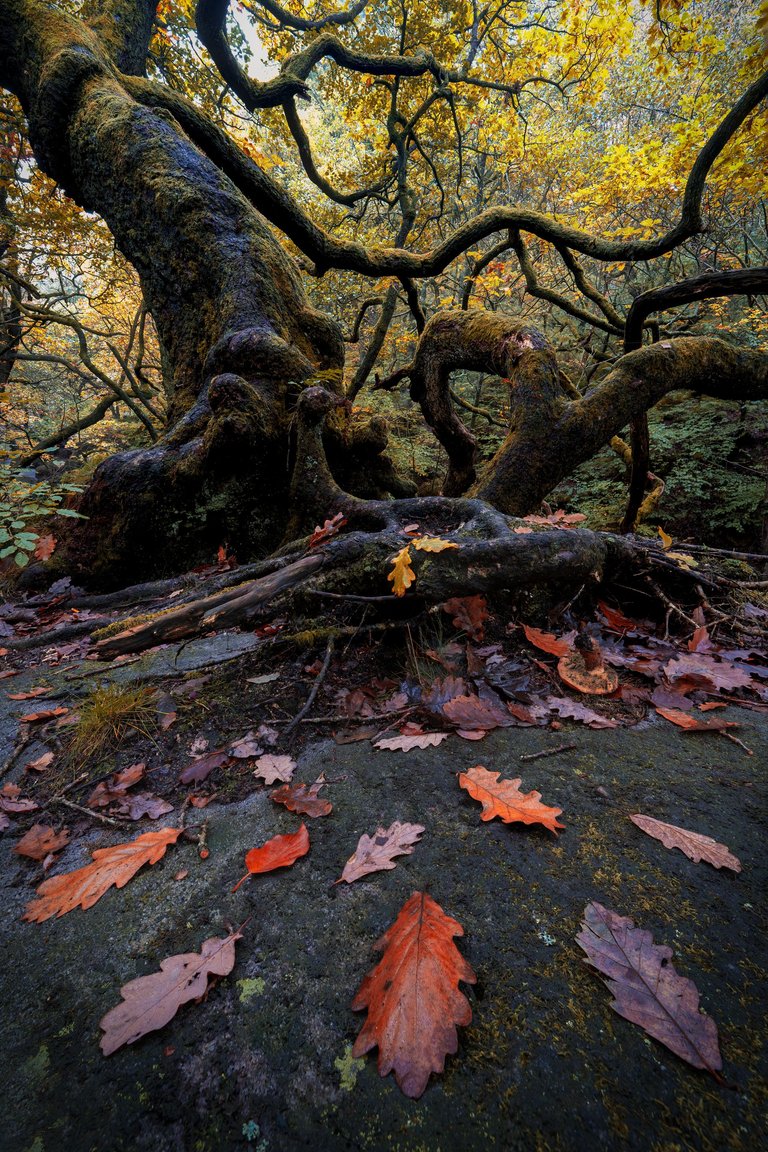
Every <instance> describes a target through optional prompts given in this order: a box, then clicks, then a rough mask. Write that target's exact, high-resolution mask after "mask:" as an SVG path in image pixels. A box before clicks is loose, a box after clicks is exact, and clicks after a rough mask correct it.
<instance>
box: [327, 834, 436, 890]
mask: <svg viewBox="0 0 768 1152" xmlns="http://www.w3.org/2000/svg"><path fill="white" fill-rule="evenodd" d="M423 832H424V827H423V825H422V824H400V823H399V821H397V820H395V822H394V824H390V826H389V828H377V829H376V831H375V832H374V834H373V836H366V835H365V833H363V835H362V836H361V837H360V839H359V840H358V842H357V848H355V851H354V853H353V855H352V856H350V858H349V860H347V862H346V864H345V865H344V871H343V872H342V874H341V876H340V878H339V879H338V880H337V881H336V883H337V884H341V882H342V880H345V881H346V882H347V884H352V883H353V881H355V880H359V879H360V877H361V876H367V875H369V873H371V872H382V871H385V870H388V869H390V868H394V867H395V866H396V865H395V861H394V857H395V856H410V854H411V853H412V852H413V846H414V844H415V843H416V842H417V840H419V839H420V838H421V836H422V833H423Z"/></svg>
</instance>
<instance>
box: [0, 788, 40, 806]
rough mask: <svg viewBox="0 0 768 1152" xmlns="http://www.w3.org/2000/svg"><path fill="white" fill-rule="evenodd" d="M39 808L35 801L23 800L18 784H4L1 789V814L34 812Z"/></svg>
mask: <svg viewBox="0 0 768 1152" xmlns="http://www.w3.org/2000/svg"><path fill="white" fill-rule="evenodd" d="M39 807H40V805H39V804H36V803H35V801H34V800H23V799H21V788H20V787H19V785H18V784H3V786H2V788H0V812H34V811H35V809H36V808H39Z"/></svg>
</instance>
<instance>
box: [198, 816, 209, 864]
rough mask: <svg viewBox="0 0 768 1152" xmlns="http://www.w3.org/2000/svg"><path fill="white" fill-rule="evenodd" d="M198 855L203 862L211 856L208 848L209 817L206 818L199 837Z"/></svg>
mask: <svg viewBox="0 0 768 1152" xmlns="http://www.w3.org/2000/svg"><path fill="white" fill-rule="evenodd" d="M197 854H198V856H199V857H200V859H201V860H207V859H208V857H209V856H210V854H211V853H210V849H209V848H208V817H207V816H206V818H205V820H203V823H202V824H201V825H200V832H199V834H198V837H197Z"/></svg>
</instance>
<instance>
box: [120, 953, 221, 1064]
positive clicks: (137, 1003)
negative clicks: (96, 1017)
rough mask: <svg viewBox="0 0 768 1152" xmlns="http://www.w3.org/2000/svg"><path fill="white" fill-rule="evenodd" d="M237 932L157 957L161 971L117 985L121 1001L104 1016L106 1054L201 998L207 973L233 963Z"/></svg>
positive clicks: (161, 1023) (215, 974)
mask: <svg viewBox="0 0 768 1152" xmlns="http://www.w3.org/2000/svg"><path fill="white" fill-rule="evenodd" d="M238 940H242V934H241V933H240V932H233V933H232V935H231V936H227V937H226V939H224V938H222V937H220V936H212V937H211V938H210V940H206V941H205V942H204V944H203V946H202V948H201V949H200V951H199V952H184V953H182V954H181V955H179V956H168V957H167V958H166V959H165V960H161V961H160V971H159V972H151V973H150V974H149V975H148V976H139V977H138V978H137V979H136V980H129V981H128V983H127V984H124V985H123V987H122V988H121V989H120V995H121V996H122V998H123V1002H122V1004H117V1005H116V1006H115V1007H114V1008H112V1009H111V1010H110V1011H109V1012H107V1014H106V1016H104V1017H103V1019H102V1021H101V1023H100V1025H99V1027H100V1028H102V1029H103V1031H104V1035H103V1036H102V1038H101V1050H102V1052H103V1053H104V1055H105V1056H109V1055H110V1053H111V1052H115V1051H116V1050H117V1049H118V1048H121V1047H122V1046H123V1044H133V1043H134V1041H136V1040H139V1039H140V1038H141V1037H142V1036H146V1034H147V1032H155V1031H156V1030H157V1029H158V1028H162V1027H164V1025H166V1024H167V1023H168V1021H169V1020H172V1019H173V1017H174V1016H175V1015H176V1013H177V1012H178V1010H179V1008H180V1007H181V1006H182V1004H186V1003H187V1002H188V1001H189V1000H201V999H202V998H203V996H205V994H206V992H207V990H208V977H209V976H228V975H229V973H230V972H231V971H232V969H233V968H234V966H235V943H236V941H238Z"/></svg>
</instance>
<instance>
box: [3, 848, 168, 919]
mask: <svg viewBox="0 0 768 1152" xmlns="http://www.w3.org/2000/svg"><path fill="white" fill-rule="evenodd" d="M181 833H182V829H181V828H159V829H157V830H156V831H154V832H145V833H144V835H143V836H137V837H136V839H135V840H131V841H129V842H128V843H127V844H113V845H112V847H111V848H97V849H96V851H95V852H94V853H93V862H92V863H91V864H86V866H85V867H84V868H77V869H76V870H75V871H74V872H63V873H62V874H61V875H60V876H51V878H50V879H49V880H44V881H43V883H42V884H41V885H40V887H39V888H38V889H37V896H36V898H35V899H34V900H32V901H31V902H30V903H29V904H28V905H27V907H26V911H25V912H24V915H23V917H22V919H23V920H33V921H35V922H36V923H38V924H42V922H43V921H44V920H49V919H50V917H51V916H63V915H64V914H65V913H66V912H71V911H72V909H73V908H78V907H79V908H83V909H85V908H91V907H92V906H93V905H94V904H95V903H96V901H97V900H100V899H101V897H102V896H103V895H104V893H105V892H107V891H108V890H109V889H110V888H111V887H112V886H113V885H114V887H116V888H122V887H123V885H125V884H127V883H128V881H129V880H130V879H131V878H132V877H133V876H135V875H136V873H137V872H138V870H139V868H142V867H143V866H144V865H145V864H156V863H157V861H158V860H160V859H161V858H162V857H163V856H164V855H165V850H166V848H167V847H168V845H169V844H175V843H176V841H177V840H178V838H179V836H181Z"/></svg>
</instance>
